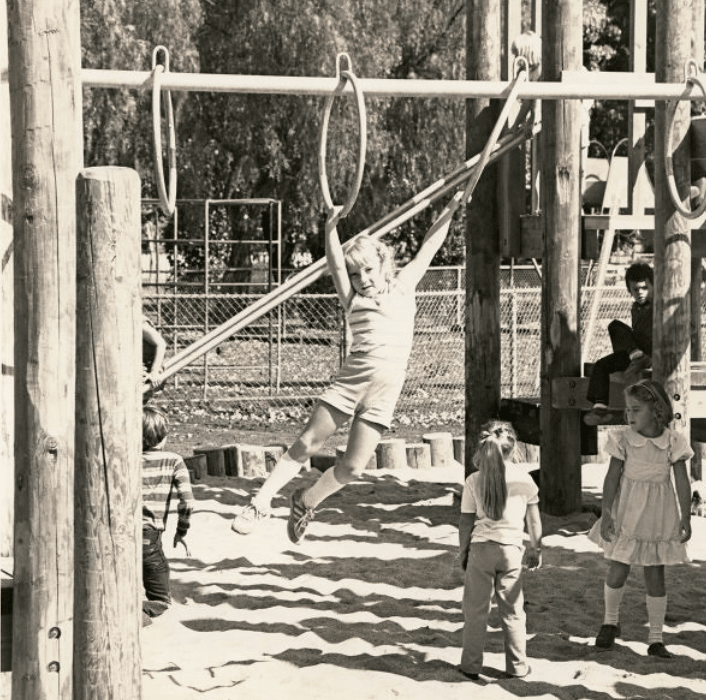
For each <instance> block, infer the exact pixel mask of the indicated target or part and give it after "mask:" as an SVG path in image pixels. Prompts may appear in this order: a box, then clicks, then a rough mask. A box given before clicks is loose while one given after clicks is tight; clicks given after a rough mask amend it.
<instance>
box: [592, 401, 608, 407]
mask: <svg viewBox="0 0 706 700" xmlns="http://www.w3.org/2000/svg"><path fill="white" fill-rule="evenodd" d="M593 408H608V404H605V403H603V402H602V401H596V403H594V404H593Z"/></svg>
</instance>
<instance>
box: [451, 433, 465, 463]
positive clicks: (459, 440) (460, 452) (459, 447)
mask: <svg viewBox="0 0 706 700" xmlns="http://www.w3.org/2000/svg"><path fill="white" fill-rule="evenodd" d="M453 445H454V459H455V460H456V461H457V462H459V463H460V464H465V463H466V438H465V437H464V436H463V435H461V436H459V437H454V439H453Z"/></svg>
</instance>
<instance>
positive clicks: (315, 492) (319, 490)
mask: <svg viewBox="0 0 706 700" xmlns="http://www.w3.org/2000/svg"><path fill="white" fill-rule="evenodd" d="M334 469H335V467H329V468H328V469H327V470H326V471H325V472H324V473H323V474H322V475H321V476H320V477H319V480H318V481H317V482H316V483H315V484H314V485H313V486H312V487H311V488H310V489H307V490H306V491H305V492H304V495H303V496H302V500H303V501H304V505H305V506H306V507H307V508H316V506H318V505H319V503H321V501H323V500H324V499H325V498H328V497H329V496H330V495H331V494H332V493H336V491H338V490H339V489H342V488H343V487H344V486H345V484H342V483H341V482H340V481H339V480H338V479H337V478H336V475H335V474H334Z"/></svg>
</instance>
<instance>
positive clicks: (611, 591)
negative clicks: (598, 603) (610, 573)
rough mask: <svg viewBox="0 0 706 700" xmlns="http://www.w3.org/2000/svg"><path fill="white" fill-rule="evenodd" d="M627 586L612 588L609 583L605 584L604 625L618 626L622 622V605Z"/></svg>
mask: <svg viewBox="0 0 706 700" xmlns="http://www.w3.org/2000/svg"><path fill="white" fill-rule="evenodd" d="M624 590H625V586H621V587H620V588H611V587H610V586H609V585H608V584H607V583H605V584H603V600H604V605H605V611H604V616H603V624H604V625H617V624H618V622H619V620H620V603H621V601H622V600H623V591H624Z"/></svg>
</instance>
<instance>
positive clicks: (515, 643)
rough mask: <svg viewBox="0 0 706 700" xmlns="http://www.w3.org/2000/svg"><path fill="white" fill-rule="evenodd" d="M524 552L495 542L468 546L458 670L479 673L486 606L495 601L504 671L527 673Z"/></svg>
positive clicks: (512, 673)
mask: <svg viewBox="0 0 706 700" xmlns="http://www.w3.org/2000/svg"><path fill="white" fill-rule="evenodd" d="M523 554H524V548H522V547H517V546H515V545H509V544H499V543H497V542H476V543H473V544H471V548H470V553H469V556H468V566H467V567H466V582H465V585H464V588H463V615H464V624H463V652H462V655H461V670H463V671H465V672H466V673H481V671H482V670H483V648H484V646H485V634H486V628H487V625H488V614H489V613H490V603H491V599H492V597H493V592H495V599H496V602H497V604H498V612H499V613H500V623H501V625H502V629H503V639H504V642H505V670H506V671H507V673H509V674H511V675H513V676H522V675H524V674H526V673H527V670H528V666H527V653H526V649H527V635H526V617H525V610H524V595H523V593H522V580H521V578H520V576H521V574H522V556H523Z"/></svg>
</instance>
